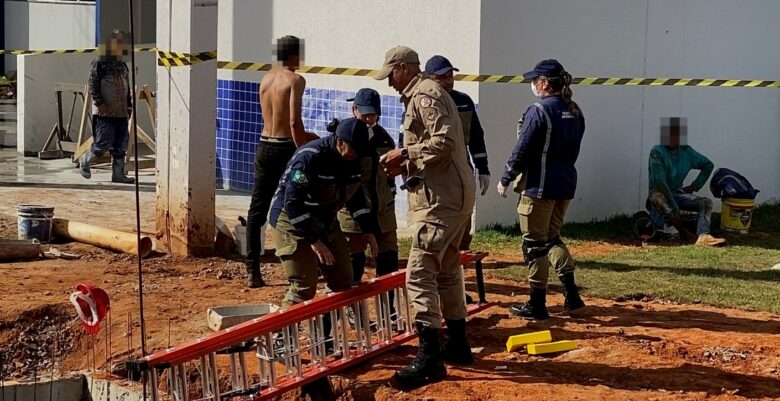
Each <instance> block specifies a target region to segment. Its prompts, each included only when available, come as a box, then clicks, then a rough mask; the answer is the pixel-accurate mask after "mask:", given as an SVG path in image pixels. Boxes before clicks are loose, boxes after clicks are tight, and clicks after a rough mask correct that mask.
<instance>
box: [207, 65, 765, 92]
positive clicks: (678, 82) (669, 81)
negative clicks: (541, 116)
mask: <svg viewBox="0 0 780 401" xmlns="http://www.w3.org/2000/svg"><path fill="white" fill-rule="evenodd" d="M217 67H218V68H220V69H223V70H239V71H268V70H270V69H271V68H272V67H273V64H268V63H247V62H239V61H219V62H218V64H217ZM376 71H377V70H370V69H363V68H346V67H323V66H302V67H301V68H300V69H299V70H298V72H300V73H303V74H325V75H345V76H356V77H364V76H371V75H372V74H373V73H374V72H376ZM455 80H456V81H464V82H484V83H507V84H525V83H529V82H531V81H530V80H527V79H524V78H523V76H522V75H472V74H455ZM572 83H573V84H575V85H599V86H678V87H681V86H695V87H747V88H780V81H761V80H741V79H704V78H616V77H612V78H602V77H581V78H573V79H572Z"/></svg>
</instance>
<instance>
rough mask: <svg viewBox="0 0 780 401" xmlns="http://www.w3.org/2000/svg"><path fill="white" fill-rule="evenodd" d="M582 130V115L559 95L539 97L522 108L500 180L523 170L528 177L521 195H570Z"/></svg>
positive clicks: (574, 184) (504, 181)
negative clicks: (516, 135)
mask: <svg viewBox="0 0 780 401" xmlns="http://www.w3.org/2000/svg"><path fill="white" fill-rule="evenodd" d="M584 133H585V118H584V117H583V116H582V115H580V116H579V117H577V116H575V115H573V114H571V113H570V112H569V106H568V105H567V104H566V102H565V101H564V100H563V98H562V97H560V96H547V97H544V98H542V99H541V100H540V101H539V102H537V103H535V104H534V105H533V106H531V107H529V108H528V110H526V112H525V115H524V117H523V126H522V128H521V130H520V133H519V134H518V139H517V144H516V145H515V147H514V149H513V150H512V155H511V156H510V158H509V161H508V162H507V164H506V169H505V171H504V175H503V176H502V177H501V184H502V185H504V186H509V184H510V183H511V182H512V181H514V180H515V178H517V176H518V175H519V174H521V173H522V174H525V175H526V177H527V182H526V186H525V190H524V191H523V194H524V195H526V196H529V197H532V198H540V199H573V198H574V191H575V190H576V188H577V169H576V168H575V167H574V163H575V162H576V161H577V157H578V156H579V154H580V143H581V142H582V136H583V135H584Z"/></svg>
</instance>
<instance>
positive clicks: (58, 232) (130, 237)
mask: <svg viewBox="0 0 780 401" xmlns="http://www.w3.org/2000/svg"><path fill="white" fill-rule="evenodd" d="M54 235H55V236H57V237H61V238H69V239H72V240H74V241H78V242H83V243H85V244H90V245H95V246H97V247H101V248H106V249H110V250H112V251H117V252H124V253H127V254H130V255H137V254H138V248H137V242H136V235H135V233H126V232H122V231H116V230H111V229H108V228H103V227H97V226H93V225H89V224H84V223H79V222H75V221H68V220H65V219H58V218H55V219H54ZM140 246H141V249H140V250H141V252H140V255H141V257H142V258H144V257H146V256H149V254H150V253H151V252H152V239H151V238H149V237H147V236H141V243H140Z"/></svg>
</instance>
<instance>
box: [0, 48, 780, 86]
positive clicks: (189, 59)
mask: <svg viewBox="0 0 780 401" xmlns="http://www.w3.org/2000/svg"><path fill="white" fill-rule="evenodd" d="M98 50H99V49H97V48H90V49H65V50H0V55H3V54H7V55H24V54H74V53H96V52H97V51H98ZM135 50H136V51H137V52H146V51H154V52H157V65H159V66H163V67H169V68H170V67H183V66H188V65H193V64H198V63H201V62H204V61H209V60H214V59H216V58H217V52H216V51H208V52H201V53H183V52H166V51H161V50H158V49H157V48H154V47H138V48H136V49H135ZM272 67H273V64H270V63H252V62H241V61H218V62H217V68H219V69H222V70H234V71H269V70H270V69H271V68H272ZM376 71H378V70H372V69H365V68H349V67H324V66H302V67H300V68H299V69H298V72H300V73H302V74H319V75H344V76H353V77H365V76H372V75H373V74H374V73H375V72H376ZM455 80H456V81H463V82H480V83H506V84H524V83H528V82H530V80H527V79H524V78H523V77H522V75H475V74H455ZM572 83H573V84H575V85H589V86H677V87H725V88H780V81H768V80H767V81H765V80H745V79H714V78H642V77H634V78H621V77H577V78H572Z"/></svg>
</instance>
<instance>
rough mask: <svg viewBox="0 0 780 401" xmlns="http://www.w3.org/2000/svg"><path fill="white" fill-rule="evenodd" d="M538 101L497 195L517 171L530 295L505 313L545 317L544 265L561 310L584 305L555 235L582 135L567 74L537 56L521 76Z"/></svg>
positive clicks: (569, 260) (574, 174)
mask: <svg viewBox="0 0 780 401" xmlns="http://www.w3.org/2000/svg"><path fill="white" fill-rule="evenodd" d="M523 78H525V79H530V80H531V81H532V82H531V89H532V91H533V93H534V95H535V96H536V97H537V98H539V100H538V101H537V102H536V103H534V104H533V105H531V107H529V108H528V110H526V112H525V114H524V116H523V119H522V120H523V124H522V127H521V129H520V133H519V135H518V139H517V144H516V145H515V147H514V149H513V150H512V155H511V156H510V157H509V160H508V161H507V164H506V169H505V171H504V175H503V176H502V177H501V180H500V181H499V183H498V193H499V195H501V196H502V197H506V194H507V189H508V187H509V186H510V184H511V183H512V181H514V180H515V179H516V178H517V177H518V175H520V174H523V176H524V180H525V190H524V191H523V193H522V196H521V197H520V203H519V205H518V207H517V212H518V214H519V215H520V229H521V230H522V231H523V254H524V255H525V259H526V261H528V266H529V269H530V272H529V276H528V281H529V283H530V285H531V297H530V300H529V301H528V302H527V303H524V304H518V305H513V306H512V307H510V312H511V313H513V314H515V315H517V316H521V317H524V318H531V319H539V320H544V319H547V318H548V313H547V307H546V293H547V279H548V274H549V270H550V267H551V266H552V267H553V268H554V269H555V273H556V274H557V275H558V278H559V279H560V280H561V283H562V284H563V293H564V296H565V298H566V300H565V302H564V309H565V310H566V311H573V310H575V309H580V308H582V307H583V306H585V303H584V302H582V299H581V298H580V295H579V290H578V288H577V285H576V284H575V283H574V259H572V257H571V254H570V253H569V250H568V249H567V248H566V245H565V244H564V243H563V241H562V240H561V238H560V236H559V234H560V230H561V225H562V224H563V219H564V216H565V214H566V210H567V209H568V207H569V203H570V202H571V199H573V198H574V192H575V189H576V188H577V169H576V168H575V167H574V163H575V162H576V161H577V157H578V156H579V153H580V143H581V142H582V137H583V135H584V133H585V118H584V117H583V115H582V110H581V109H580V107H579V106H578V105H577V103H576V102H574V100H572V91H571V88H570V85H571V74H569V73H568V72H566V70H565V69H564V68H563V66H562V65H561V64H560V63H559V62H558V61H557V60H552V59H551V60H543V61H541V62H539V63H538V64H536V67H534V69H533V70H532V71H529V72H527V73H525V74H523Z"/></svg>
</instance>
